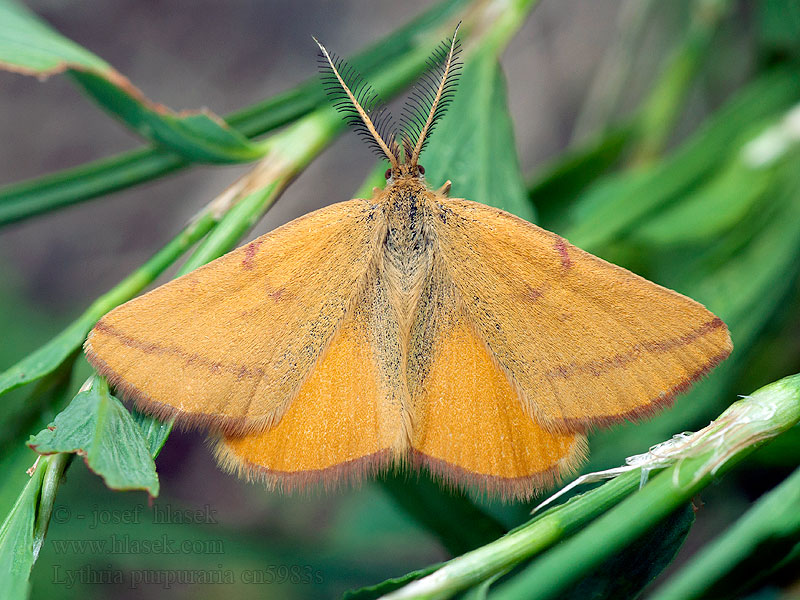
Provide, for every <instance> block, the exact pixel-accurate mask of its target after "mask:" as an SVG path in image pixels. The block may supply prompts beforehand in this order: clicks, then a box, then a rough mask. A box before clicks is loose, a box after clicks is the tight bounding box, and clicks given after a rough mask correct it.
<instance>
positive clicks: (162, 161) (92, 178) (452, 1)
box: [0, 0, 470, 225]
mask: <svg viewBox="0 0 800 600" xmlns="http://www.w3.org/2000/svg"><path fill="white" fill-rule="evenodd" d="M469 1H470V0H445V1H443V2H441V3H439V4H437V5H435V6H434V7H433V8H431V9H429V10H428V11H427V12H425V13H423V14H422V15H421V16H420V17H417V18H416V19H414V20H413V21H411V22H410V23H409V24H407V25H405V26H403V27H401V28H400V29H398V30H397V31H395V32H394V33H392V34H390V35H388V36H386V37H385V38H383V39H382V40H380V41H378V42H376V43H375V44H373V45H371V46H369V47H367V48H366V49H365V50H363V51H361V52H359V53H357V54H356V55H354V56H353V57H352V58H351V60H350V62H351V64H353V66H355V67H356V68H358V69H359V70H360V71H361V73H362V74H363V75H364V76H365V77H366V78H367V79H372V78H373V77H374V76H375V74H377V73H380V72H381V71H383V70H384V69H386V68H387V67H390V66H391V65H392V64H394V63H397V62H398V61H401V60H402V59H403V57H404V56H406V55H408V54H409V53H412V52H415V51H418V50H419V49H420V48H422V47H424V48H426V49H428V50H430V48H428V46H429V45H430V43H431V40H430V39H429V37H427V36H430V35H431V32H432V31H435V30H436V29H437V28H438V27H440V26H441V25H442V23H443V22H445V21H446V20H447V19H449V18H451V17H453V16H455V15H456V14H458V13H459V12H460V11H461V10H462V9H463V8H464V6H466V5H467V4H468V3H469ZM437 41H438V40H437ZM327 102H328V101H327V98H326V96H325V93H324V90H323V88H322V86H321V85H320V83H319V80H318V78H316V77H314V78H312V79H311V80H309V81H307V82H305V83H303V84H301V85H299V86H298V87H296V88H294V89H292V90H289V91H287V92H283V93H281V94H278V95H277V96H275V97H274V98H270V99H268V100H266V101H263V102H259V103H257V104H255V105H253V106H251V107H248V108H245V109H241V110H239V111H236V112H234V113H232V114H230V115H228V116H227V117H226V121H227V122H228V124H229V125H230V126H231V127H233V128H235V129H236V130H238V131H240V132H241V133H242V135H244V136H246V137H248V138H252V137H255V136H257V135H261V134H264V133H267V132H269V131H272V130H274V129H276V128H278V127H280V126H282V125H285V124H287V123H289V122H291V121H294V120H296V119H299V118H300V117H302V116H303V115H306V114H308V113H309V112H311V111H312V110H314V109H316V108H317V107H319V106H320V105H327ZM191 164H192V163H191V162H190V161H187V160H185V159H183V158H181V156H179V155H177V154H175V153H171V152H168V151H165V150H163V149H160V148H155V147H154V148H141V149H138V150H133V151H131V152H125V153H122V154H118V155H116V156H112V157H109V158H105V159H102V160H99V161H94V162H91V163H87V164H85V165H81V166H79V167H76V168H71V169H66V170H63V171H60V172H58V173H53V174H50V175H45V176H43V177H37V178H35V179H31V180H27V181H22V182H19V183H16V184H11V185H8V186H5V187H3V188H0V225H2V224H5V223H11V222H14V221H19V220H22V219H26V218H28V217H31V216H35V215H37V214H41V213H43V212H47V211H50V210H54V209H57V208H60V207H63V206H68V205H70V204H74V203H77V202H82V201H84V200H89V199H91V198H95V197H97V196H101V195H103V194H106V193H110V192H113V191H117V190H120V189H124V188H127V187H130V186H133V185H138V184H140V183H144V182H147V181H150V180H153V179H155V178H158V177H161V176H163V175H166V174H168V173H171V172H174V171H177V170H180V169H184V168H186V167H188V166H190V165H191Z"/></svg>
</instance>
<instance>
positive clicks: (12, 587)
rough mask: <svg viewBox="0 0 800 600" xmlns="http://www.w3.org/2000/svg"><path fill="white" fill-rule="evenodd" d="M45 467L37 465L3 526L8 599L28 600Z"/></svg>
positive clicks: (0, 569)
mask: <svg viewBox="0 0 800 600" xmlns="http://www.w3.org/2000/svg"><path fill="white" fill-rule="evenodd" d="M44 473H45V469H44V468H37V469H36V470H35V471H34V472H33V475H32V476H31V478H30V480H29V481H28V483H27V484H26V485H25V487H24V488H23V490H22V493H21V494H20V495H19V498H17V502H16V503H15V504H14V507H13V508H12V509H11V512H9V513H8V515H7V516H6V519H5V521H4V522H3V525H2V527H0V589H2V590H3V596H4V597H5V598H8V600H26V599H27V597H28V591H29V587H30V586H29V583H28V578H29V577H30V573H31V568H32V567H33V562H34V556H33V539H34V536H33V531H34V526H35V523H36V505H37V502H38V498H39V493H40V492H41V489H42V480H43V477H44Z"/></svg>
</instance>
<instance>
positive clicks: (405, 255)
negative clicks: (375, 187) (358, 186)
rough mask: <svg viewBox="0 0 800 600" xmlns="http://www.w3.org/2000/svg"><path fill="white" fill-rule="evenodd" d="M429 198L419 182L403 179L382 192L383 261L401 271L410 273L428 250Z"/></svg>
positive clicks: (429, 239)
mask: <svg viewBox="0 0 800 600" xmlns="http://www.w3.org/2000/svg"><path fill="white" fill-rule="evenodd" d="M429 194H430V191H429V190H428V188H427V186H426V185H425V183H424V182H423V181H421V180H419V179H404V180H401V181H399V182H397V183H393V184H391V185H390V186H388V187H387V188H386V190H384V197H383V212H384V218H385V219H386V226H387V232H386V242H385V252H386V258H387V259H389V260H390V261H391V262H392V263H395V264H396V265H397V267H398V268H400V269H401V270H403V271H407V270H408V269H409V268H411V269H413V265H414V263H415V262H417V261H418V259H420V258H422V255H423V254H425V253H426V251H427V249H428V247H429V246H430V242H431V236H432V232H431V230H430V226H429V221H428V219H429V212H430V211H429V205H430V204H429V200H428V196H429Z"/></svg>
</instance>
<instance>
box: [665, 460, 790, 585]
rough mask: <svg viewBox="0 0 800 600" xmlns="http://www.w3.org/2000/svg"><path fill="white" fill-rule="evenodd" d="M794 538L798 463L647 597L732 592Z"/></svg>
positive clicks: (770, 566) (774, 563)
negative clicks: (743, 513)
mask: <svg viewBox="0 0 800 600" xmlns="http://www.w3.org/2000/svg"><path fill="white" fill-rule="evenodd" d="M799 543H800V468H798V469H795V471H794V473H793V474H792V475H791V476H790V477H788V478H787V479H786V480H785V481H783V482H782V483H781V484H780V485H778V486H777V487H776V488H775V489H774V490H772V491H771V492H769V493H768V494H766V495H765V496H764V497H762V498H760V499H759V500H758V502H756V503H755V505H754V506H753V507H752V508H751V509H750V510H749V511H747V513H746V514H745V515H744V516H743V517H742V518H741V519H739V520H738V521H737V522H736V523H734V524H733V526H732V527H731V528H730V529H728V530H727V531H726V532H725V533H723V534H722V535H721V536H720V537H719V538H717V539H716V540H714V541H712V542H711V543H710V544H708V545H707V546H705V547H704V548H703V549H702V550H701V551H700V552H699V553H698V554H697V555H695V556H694V557H693V558H692V561H691V562H690V563H689V564H688V565H687V566H686V567H684V569H683V570H681V571H679V572H678V573H677V574H676V575H675V576H674V577H673V578H672V579H671V580H670V581H669V582H668V583H667V584H666V585H665V586H664V587H663V588H661V589H660V590H658V591H657V592H656V594H655V595H654V596H653V600H691V599H693V598H710V597H713V598H722V597H733V596H735V595H736V592H737V590H741V589H742V588H743V587H744V586H745V585H746V584H747V583H748V582H750V581H752V580H754V579H756V578H757V577H758V575H759V574H761V573H764V572H768V571H771V570H772V569H773V568H775V567H776V566H777V563H778V562H779V560H780V558H781V557H783V556H786V555H787V554H789V552H791V550H792V549H793V548H794V547H795V546H796V545H797V544H799Z"/></svg>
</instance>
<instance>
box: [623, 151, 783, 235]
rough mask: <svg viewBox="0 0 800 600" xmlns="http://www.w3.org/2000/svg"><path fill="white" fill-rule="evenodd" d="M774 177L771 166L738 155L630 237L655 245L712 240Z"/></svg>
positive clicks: (738, 217)
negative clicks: (755, 164)
mask: <svg viewBox="0 0 800 600" xmlns="http://www.w3.org/2000/svg"><path fill="white" fill-rule="evenodd" d="M774 179H775V174H774V172H773V171H772V170H770V169H759V168H752V167H749V166H747V165H745V164H742V161H741V160H740V159H739V158H738V157H737V159H736V160H734V161H732V162H731V164H730V165H729V166H727V167H726V168H723V169H721V170H720V172H719V173H718V174H717V175H716V176H715V177H713V178H712V180H711V181H709V182H708V183H707V184H706V185H704V186H703V187H701V188H700V189H699V190H697V191H696V192H694V193H692V194H687V195H686V196H685V197H683V198H681V199H680V200H679V201H678V202H676V203H674V204H672V205H670V206H669V207H667V208H666V209H665V210H664V211H661V212H659V213H658V214H656V215H653V218H652V219H651V220H649V221H648V222H646V223H643V224H642V225H641V226H640V227H638V228H637V229H636V230H635V231H634V232H633V233H632V234H631V238H632V239H633V240H635V241H637V242H642V243H645V244H652V245H666V244H670V245H677V244H693V243H698V242H705V241H709V240H712V239H713V238H714V237H715V236H719V235H721V234H723V233H725V232H726V231H727V230H729V229H731V228H732V227H733V226H735V225H736V224H737V223H739V222H740V221H741V220H742V219H743V218H745V216H746V215H747V213H748V212H749V211H750V210H751V209H752V208H753V206H754V205H755V204H756V203H757V202H758V201H759V200H760V199H761V198H763V196H764V192H765V191H766V190H767V189H769V187H770V185H771V183H772V182H773V181H774Z"/></svg>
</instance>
